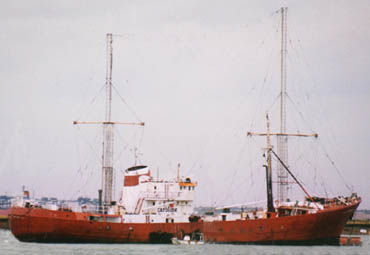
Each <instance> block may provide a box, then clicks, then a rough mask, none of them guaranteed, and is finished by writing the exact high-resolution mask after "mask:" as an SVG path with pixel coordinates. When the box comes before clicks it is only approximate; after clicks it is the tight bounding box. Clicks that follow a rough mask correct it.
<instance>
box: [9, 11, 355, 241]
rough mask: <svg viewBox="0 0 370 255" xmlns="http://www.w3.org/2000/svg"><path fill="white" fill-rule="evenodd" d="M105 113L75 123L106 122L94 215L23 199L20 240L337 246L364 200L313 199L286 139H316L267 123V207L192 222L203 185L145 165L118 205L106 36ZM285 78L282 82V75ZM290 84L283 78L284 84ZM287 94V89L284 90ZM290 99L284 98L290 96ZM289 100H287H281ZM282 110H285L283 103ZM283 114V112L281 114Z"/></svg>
mask: <svg viewBox="0 0 370 255" xmlns="http://www.w3.org/2000/svg"><path fill="white" fill-rule="evenodd" d="M286 11H287V10H286V8H282V9H281V12H282V28H285V27H286V25H285V23H286ZM282 35H283V37H282V38H283V39H282V47H283V49H282V53H283V54H282V61H281V62H282V70H283V69H284V63H285V60H284V59H285V56H284V52H286V49H284V47H286V33H285V34H284V33H283V32H282ZM107 41H108V68H107V92H108V96H107V100H108V101H107V109H106V110H107V111H106V113H107V114H106V120H105V121H104V122H77V121H76V122H74V124H86V123H87V124H96V123H101V124H103V127H104V148H103V167H102V171H103V177H104V179H103V187H102V190H99V206H98V207H97V208H95V210H93V209H92V208H87V207H81V208H79V209H72V208H70V207H63V206H56V205H51V206H49V207H45V206H43V207H41V206H39V205H38V204H37V203H35V202H33V201H31V200H22V199H21V200H19V201H18V203H15V204H14V205H13V206H12V208H11V211H10V215H9V219H10V228H11V231H12V233H13V234H14V236H15V237H16V238H17V239H18V240H20V241H24V242H48V243H171V238H173V237H176V238H178V239H183V238H184V237H185V236H186V235H189V236H199V235H198V234H201V235H202V237H203V239H204V241H205V242H209V243H239V244H294V245H322V244H329V245H339V237H340V234H341V233H342V231H343V228H344V225H345V223H346V222H347V220H348V219H349V218H351V217H352V215H353V214H354V212H355V210H356V208H357V207H358V206H359V204H360V202H361V198H359V197H357V195H356V194H352V195H351V196H350V197H336V198H333V199H323V198H318V197H312V196H310V195H309V194H308V192H307V191H306V190H305V188H304V187H303V186H302V185H301V184H300V182H299V181H298V180H297V179H296V178H295V176H294V175H293V173H292V171H291V170H290V169H289V168H288V167H287V166H286V164H285V163H284V162H286V157H285V156H284V154H285V150H286V146H285V145H284V140H285V139H280V138H285V137H286V136H292V135H293V136H313V137H317V134H308V135H307V134H288V133H287V132H286V131H285V124H283V125H281V127H282V128H281V130H280V132H279V133H271V132H270V128H269V119H268V115H266V118H267V131H266V133H254V132H248V135H259V136H265V137H266V141H267V147H266V149H265V151H266V153H267V165H266V166H265V168H266V184H267V185H266V187H267V192H266V193H267V208H266V209H261V210H250V211H243V212H240V213H239V214H233V213H230V212H228V211H227V210H225V211H224V212H223V213H221V214H219V215H205V216H197V215H193V196H194V192H195V189H196V187H197V183H196V182H194V181H192V180H191V179H190V178H186V177H181V176H180V166H179V169H178V174H177V178H175V179H174V180H169V181H164V180H159V179H154V178H153V177H152V176H151V173H150V169H149V168H148V167H147V166H134V167H131V168H129V169H127V170H126V171H125V176H124V183H123V187H122V193H121V199H120V200H119V201H118V202H116V201H114V200H113V194H112V193H113V192H112V190H113V189H112V185H113V179H114V178H113V134H114V133H113V127H114V125H116V124H138V125H144V123H122V122H113V121H112V120H111V116H110V112H111V109H110V107H111V92H112V84H111V80H112V79H111V78H112V77H111V75H112V35H111V34H108V35H107ZM284 73H285V72H284V71H282V75H284ZM284 80H285V78H284V77H283V78H282V82H283V81H284ZM282 88H284V84H282ZM284 94H285V93H283V91H282V93H281V95H284ZM282 101H283V99H282ZM282 105H283V103H282ZM281 109H283V110H284V107H281ZM271 136H277V137H278V139H280V140H278V145H279V144H280V146H278V153H275V151H274V150H273V149H272V146H271V144H270V137H271ZM272 156H275V157H276V158H277V160H278V162H279V163H280V164H279V169H278V171H279V175H278V176H279V178H280V179H279V180H278V183H280V184H281V185H282V188H281V189H279V194H278V197H279V199H277V200H275V202H274V200H273V194H272V173H271V172H272V167H271V158H272ZM288 174H289V175H290V176H291V178H292V179H294V181H295V182H296V183H297V184H298V185H299V186H300V187H301V188H302V190H303V191H304V192H305V194H306V198H305V200H304V201H301V202H288V201H287V200H286V197H285V193H284V188H285V187H284V184H285V183H287V178H288Z"/></svg>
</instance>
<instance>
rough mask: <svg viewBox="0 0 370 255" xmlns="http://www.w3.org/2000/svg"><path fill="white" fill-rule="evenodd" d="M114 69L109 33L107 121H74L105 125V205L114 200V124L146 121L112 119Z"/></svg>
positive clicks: (103, 165)
mask: <svg viewBox="0 0 370 255" xmlns="http://www.w3.org/2000/svg"><path fill="white" fill-rule="evenodd" d="M112 71H113V35H112V34H107V71H106V107H105V121H74V122H73V124H74V125H77V124H102V125H103V155H102V190H103V202H104V205H111V203H112V201H113V200H114V176H115V172H114V167H113V152H114V125H116V124H120V125H139V126H144V125H145V123H144V122H138V123H134V122H114V121H112V120H111V119H112Z"/></svg>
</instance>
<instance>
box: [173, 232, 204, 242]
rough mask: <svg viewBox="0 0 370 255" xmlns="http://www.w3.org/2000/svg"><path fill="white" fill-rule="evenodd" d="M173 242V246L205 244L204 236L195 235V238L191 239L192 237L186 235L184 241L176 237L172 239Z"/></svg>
mask: <svg viewBox="0 0 370 255" xmlns="http://www.w3.org/2000/svg"><path fill="white" fill-rule="evenodd" d="M171 241H172V243H173V244H186V245H193V244H204V240H203V234H196V235H193V238H190V236H188V235H185V236H184V239H183V240H181V239H177V238H176V237H174V238H172V239H171Z"/></svg>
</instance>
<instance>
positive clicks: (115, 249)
mask: <svg viewBox="0 0 370 255" xmlns="http://www.w3.org/2000/svg"><path fill="white" fill-rule="evenodd" d="M362 242H363V245H362V246H360V247H333V246H313V247H310V246H261V245H219V244H205V245H198V246H175V245H149V244H145V245H142V244H37V243H22V242H19V241H18V240H17V239H15V238H14V237H13V235H12V234H11V232H10V231H5V230H0V254H1V255H2V254H4V255H5V254H6V255H30V254H32V255H36V254H37V255H43V254H45V255H46V254H47V255H49V254H53V255H64V254H65V255H67V254H68V255H74V254H77V255H103V254H104V255H110V254H112V255H119V254H125V255H126V254H127V255H131V254H132V255H142V254H143V255H144V254H145V255H148V254H152V255H155V254H169V255H176V254H185V255H188V254H189V255H190V254H212V255H218V254H232V255H239V254H240V255H242V254H243V255H265V254H266V255H270V254H276V255H277V254H284V255H285V254H286V255H301V254H302V255H306V254H307V255H341V254H351V255H356V254H358V255H364V254H367V255H370V236H362Z"/></svg>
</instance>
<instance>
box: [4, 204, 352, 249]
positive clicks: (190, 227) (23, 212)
mask: <svg viewBox="0 0 370 255" xmlns="http://www.w3.org/2000/svg"><path fill="white" fill-rule="evenodd" d="M358 204H359V203H354V204H352V205H348V206H335V207H332V208H328V209H325V210H321V211H319V212H317V213H315V214H307V215H297V216H286V217H273V218H268V219H256V220H232V221H211V222H201V221H199V222H188V223H112V222H96V221H91V220H89V216H91V215H92V214H87V213H76V212H66V211H51V210H47V209H41V208H21V207H13V208H12V209H11V212H10V217H9V219H10V228H11V231H12V233H13V234H14V236H15V237H16V238H17V239H18V240H20V241H24V242H44V243H171V238H172V237H177V238H179V239H181V238H183V236H184V234H191V233H193V232H201V233H203V235H204V240H205V241H206V242H210V243H232V244H274V245H338V244H339V236H340V234H341V233H342V231H343V228H344V225H345V223H346V221H347V220H348V219H349V218H350V217H351V216H352V215H353V213H354V211H355V210H356V208H357V207H358Z"/></svg>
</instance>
